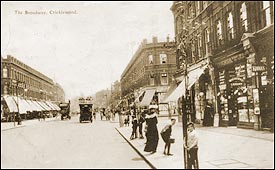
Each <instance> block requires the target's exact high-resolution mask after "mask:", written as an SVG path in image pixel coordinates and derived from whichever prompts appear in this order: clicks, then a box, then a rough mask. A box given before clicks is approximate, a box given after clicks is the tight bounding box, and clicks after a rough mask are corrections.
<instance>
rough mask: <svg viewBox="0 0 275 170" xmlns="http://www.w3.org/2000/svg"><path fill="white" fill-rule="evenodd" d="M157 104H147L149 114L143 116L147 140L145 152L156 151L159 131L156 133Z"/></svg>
mask: <svg viewBox="0 0 275 170" xmlns="http://www.w3.org/2000/svg"><path fill="white" fill-rule="evenodd" d="M157 108H158V106H156V105H150V106H149V110H150V111H149V114H147V115H146V116H145V121H146V124H147V132H146V138H147V142H146V145H145V148H144V151H145V152H152V153H156V151H157V146H158V141H159V133H158V128H157V124H158V119H157V113H156V109H157Z"/></svg>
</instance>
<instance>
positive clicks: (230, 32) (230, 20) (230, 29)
mask: <svg viewBox="0 0 275 170" xmlns="http://www.w3.org/2000/svg"><path fill="white" fill-rule="evenodd" d="M227 34H228V40H232V39H234V38H235V35H234V27H233V15H232V12H229V13H228V16H227Z"/></svg>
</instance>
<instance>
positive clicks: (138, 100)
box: [135, 91, 145, 103]
mask: <svg viewBox="0 0 275 170" xmlns="http://www.w3.org/2000/svg"><path fill="white" fill-rule="evenodd" d="M144 92H145V91H142V92H140V93H139V95H138V97H137V98H136V99H135V103H139V102H140V101H141V100H140V98H141V96H142V95H143V94H144Z"/></svg>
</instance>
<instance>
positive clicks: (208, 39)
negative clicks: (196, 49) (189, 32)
mask: <svg viewBox="0 0 275 170" xmlns="http://www.w3.org/2000/svg"><path fill="white" fill-rule="evenodd" d="M204 38H205V53H208V44H209V42H210V35H209V30H208V28H205V30H204Z"/></svg>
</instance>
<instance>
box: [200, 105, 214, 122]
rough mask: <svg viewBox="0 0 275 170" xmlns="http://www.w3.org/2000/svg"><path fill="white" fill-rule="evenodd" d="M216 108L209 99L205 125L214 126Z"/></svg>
mask: <svg viewBox="0 0 275 170" xmlns="http://www.w3.org/2000/svg"><path fill="white" fill-rule="evenodd" d="M213 123H214V110H213V107H212V105H211V104H210V103H209V102H208V101H207V102H206V105H205V109H204V118H203V123H202V124H203V126H213Z"/></svg>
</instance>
